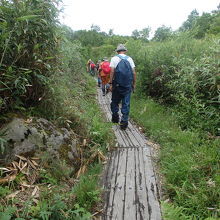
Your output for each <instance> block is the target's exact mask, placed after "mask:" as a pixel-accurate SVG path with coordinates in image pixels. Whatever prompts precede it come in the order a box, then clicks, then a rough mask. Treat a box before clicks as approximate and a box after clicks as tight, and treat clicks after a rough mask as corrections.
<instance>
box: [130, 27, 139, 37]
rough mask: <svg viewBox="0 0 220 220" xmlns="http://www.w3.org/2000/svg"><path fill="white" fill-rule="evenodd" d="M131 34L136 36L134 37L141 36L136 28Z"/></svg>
mask: <svg viewBox="0 0 220 220" xmlns="http://www.w3.org/2000/svg"><path fill="white" fill-rule="evenodd" d="M131 36H132V37H133V38H134V39H138V38H139V37H140V32H139V31H138V30H137V29H135V30H134V31H132V34H131Z"/></svg>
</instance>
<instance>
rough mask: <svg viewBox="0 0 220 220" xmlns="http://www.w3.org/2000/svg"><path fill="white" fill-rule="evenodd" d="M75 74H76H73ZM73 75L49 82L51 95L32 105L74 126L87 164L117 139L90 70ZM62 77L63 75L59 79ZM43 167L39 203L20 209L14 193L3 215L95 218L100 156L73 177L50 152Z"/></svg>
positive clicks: (0, 205) (0, 212)
mask: <svg viewBox="0 0 220 220" xmlns="http://www.w3.org/2000/svg"><path fill="white" fill-rule="evenodd" d="M74 77H75V78H74ZM74 77H72V75H71V73H69V74H66V78H63V80H62V81H60V80H57V81H56V80H54V82H53V83H52V84H51V85H50V86H51V87H52V88H53V90H52V91H53V95H52V96H51V97H49V98H48V99H47V100H45V102H44V103H42V106H41V108H37V109H34V112H35V114H36V115H38V116H41V117H46V118H48V119H50V120H51V121H53V122H54V123H55V124H57V125H59V126H60V127H68V128H69V129H70V128H71V129H72V130H73V131H74V132H75V133H76V136H77V138H78V139H79V142H80V143H82V142H85V145H83V144H82V145H81V146H80V147H81V148H82V149H81V153H82V155H80V156H81V160H82V161H81V162H78V163H79V164H81V166H82V165H84V163H85V162H86V161H87V160H88V159H89V158H90V157H91V155H92V154H93V153H94V152H101V153H103V154H105V152H107V148H108V146H109V145H111V144H113V141H114V136H113V133H112V129H111V124H110V123H106V122H105V120H104V117H103V114H102V112H101V109H100V107H99V105H98V103H97V100H96V83H95V81H94V79H93V78H92V77H90V76H88V75H86V74H85V75H84V74H82V75H81V76H80V77H79V78H77V77H78V76H74ZM58 79H59V78H58ZM41 156H42V157H41V158H42V163H45V167H42V170H41V172H40V183H42V186H40V197H39V198H38V203H37V204H35V203H34V202H33V201H31V200H30V201H29V200H28V201H26V202H25V204H23V207H22V208H19V211H18V209H17V208H16V198H15V199H14V200H10V201H8V202H7V204H5V203H0V216H1V217H0V218H5V219H11V217H10V216H12V218H16V217H19V218H21V219H22V218H23V219H27V220H28V219H54V220H61V219H62V220H65V219H73V220H74V219H77V220H78V219H84V220H86V219H91V213H94V212H96V211H97V209H98V207H99V205H100V198H101V193H102V192H101V189H100V186H99V181H98V180H99V175H100V173H101V171H102V161H101V159H99V158H98V157H95V158H94V159H92V160H91V161H90V160H89V163H88V164H86V163H85V168H86V171H85V173H81V175H80V178H78V179H76V173H74V174H73V178H72V180H70V179H69V178H70V177H69V176H70V173H71V170H74V172H76V171H77V170H78V169H75V167H71V166H70V164H69V163H68V162H65V161H64V159H65V158H62V160H60V161H52V162H51V158H50V157H49V155H47V154H46V153H45V154H44V155H41ZM18 188H19V185H18V184H17V183H14V184H13V189H11V188H10V187H4V186H2V187H1V189H0V191H1V192H0V193H1V195H2V197H4V196H7V195H8V194H10V193H12V192H13V190H15V189H18Z"/></svg>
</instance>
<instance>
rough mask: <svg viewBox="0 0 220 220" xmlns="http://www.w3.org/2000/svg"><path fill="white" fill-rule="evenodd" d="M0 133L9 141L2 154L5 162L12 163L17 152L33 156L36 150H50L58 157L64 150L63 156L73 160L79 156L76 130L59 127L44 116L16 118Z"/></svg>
mask: <svg viewBox="0 0 220 220" xmlns="http://www.w3.org/2000/svg"><path fill="white" fill-rule="evenodd" d="M0 133H5V136H4V137H3V138H4V139H5V140H6V141H7V144H6V146H5V150H4V153H3V154H0V160H1V161H2V162H3V163H10V162H11V161H12V160H14V159H15V155H16V154H18V155H24V156H33V155H34V154H35V153H36V151H48V152H49V153H50V155H51V156H55V157H58V158H59V157H60V155H61V154H60V152H61V151H62V156H64V155H63V154H66V155H65V156H66V158H67V159H68V158H69V159H70V158H71V159H70V160H71V161H73V160H74V158H75V157H77V156H78V153H77V143H78V142H77V139H76V137H75V134H74V132H73V131H72V130H68V129H66V128H57V127H56V126H55V125H53V124H52V123H51V122H49V121H48V120H46V119H43V118H40V119H37V118H33V119H32V120H24V119H22V118H14V119H12V121H11V122H10V123H8V124H6V125H5V126H4V127H2V128H1V129H0ZM62 148H67V149H66V150H65V149H62ZM63 152H64V153H63ZM68 152H70V153H71V155H70V153H68Z"/></svg>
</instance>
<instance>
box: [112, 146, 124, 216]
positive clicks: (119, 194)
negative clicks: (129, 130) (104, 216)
mask: <svg viewBox="0 0 220 220" xmlns="http://www.w3.org/2000/svg"><path fill="white" fill-rule="evenodd" d="M119 151H120V158H119V164H118V172H117V177H116V183H115V193H114V200H113V203H112V207H113V212H112V220H122V219H124V217H123V216H124V205H125V203H124V200H125V185H126V168H127V149H125V148H124V149H120V150H119Z"/></svg>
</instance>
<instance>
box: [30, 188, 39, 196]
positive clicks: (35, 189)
mask: <svg viewBox="0 0 220 220" xmlns="http://www.w3.org/2000/svg"><path fill="white" fill-rule="evenodd" d="M38 192H39V187H38V186H35V188H34V190H33V192H32V194H31V196H33V197H34V196H35V197H38V196H39V193H38Z"/></svg>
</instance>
